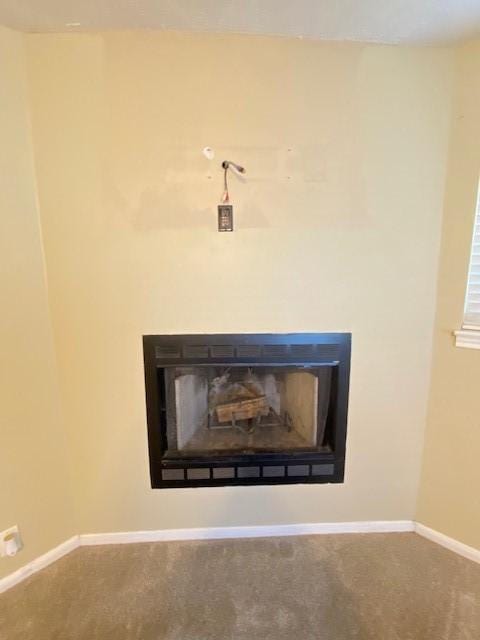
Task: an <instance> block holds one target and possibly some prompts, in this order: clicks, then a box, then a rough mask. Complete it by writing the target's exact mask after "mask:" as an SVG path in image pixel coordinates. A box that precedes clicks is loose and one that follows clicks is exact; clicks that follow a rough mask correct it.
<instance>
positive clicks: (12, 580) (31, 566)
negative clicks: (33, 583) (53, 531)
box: [0, 536, 80, 593]
mask: <svg viewBox="0 0 480 640" xmlns="http://www.w3.org/2000/svg"><path fill="white" fill-rule="evenodd" d="M78 546H80V536H73V537H72V538H69V539H68V540H65V542H62V543H61V544H59V545H58V547H55V548H54V549H51V550H50V551H47V553H44V554H43V555H42V556H39V557H38V558H35V560H32V561H31V562H29V563H28V564H26V565H25V566H24V567H20V569H17V571H14V572H13V573H10V574H9V575H8V576H5V577H4V578H0V593H3V591H6V590H7V589H10V588H11V587H14V586H15V585H16V584H18V583H19V582H22V581H23V580H25V579H26V578H28V577H29V576H31V575H32V574H34V573H37V571H40V570H41V569H44V568H45V567H48V565H49V564H52V562H55V561H56V560H59V559H60V558H61V557H62V556H65V555H67V553H70V551H73V550H74V549H76V548H77V547H78Z"/></svg>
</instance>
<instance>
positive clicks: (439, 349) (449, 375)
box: [417, 41, 480, 548]
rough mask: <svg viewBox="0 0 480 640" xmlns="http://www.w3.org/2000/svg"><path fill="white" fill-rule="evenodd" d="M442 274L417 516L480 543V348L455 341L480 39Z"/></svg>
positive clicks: (469, 219)
mask: <svg viewBox="0 0 480 640" xmlns="http://www.w3.org/2000/svg"><path fill="white" fill-rule="evenodd" d="M455 76H456V86H455V101H454V112H453V127H452V137H451V144H450V154H449V167H448V180H447V185H446V197H445V214H444V223H443V236H442V249H441V260H440V269H439V277H438V299H437V315H436V322H435V334H434V335H435V341H434V345H435V347H434V358H433V367H432V387H431V392H430V403H429V413H428V425H427V432H426V440H425V456H424V466H423V474H422V483H421V492H420V499H419V505H418V513H417V518H418V520H419V521H420V522H422V523H424V524H426V525H428V526H430V527H432V528H434V529H437V530H439V531H441V532H443V533H445V534H447V535H449V536H452V537H454V538H456V539H458V540H460V541H462V542H465V543H466V544H469V545H473V546H474V547H477V548H480V493H479V489H480V387H479V385H480V352H479V351H476V350H472V349H460V348H457V347H455V346H454V340H453V337H452V331H453V330H454V329H459V328H460V325H461V322H462V312H463V303H464V297H465V285H466V278H467V270H468V263H469V254H470V246H471V241H472V231H473V219H474V214H475V203H476V197H477V187H478V177H479V171H480V83H479V78H480V41H477V42H474V43H471V44H470V45H468V46H465V47H462V48H461V49H459V50H458V51H457V55H456V74H455Z"/></svg>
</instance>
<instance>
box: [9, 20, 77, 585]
mask: <svg viewBox="0 0 480 640" xmlns="http://www.w3.org/2000/svg"><path fill="white" fill-rule="evenodd" d="M0 86H1V93H2V98H1V117H0V139H1V141H2V143H1V144H2V153H1V155H0V256H1V258H0V260H1V268H0V307H1V313H0V350H1V357H0V426H1V442H0V531H4V530H5V529H8V528H10V527H11V526H12V525H18V526H19V528H20V532H21V534H22V537H23V542H24V545H25V546H24V549H23V550H22V551H21V552H20V553H19V554H17V555H16V556H15V557H5V558H1V559H0V577H2V576H4V575H7V574H9V573H11V572H13V571H15V570H16V569H18V568H19V567H20V566H22V565H24V564H27V563H28V562H30V561H31V560H33V559H34V558H36V557H38V556H40V555H41V554H43V553H45V552H47V551H49V550H50V549H51V548H52V547H55V546H56V545H58V544H60V543H61V542H63V541H64V540H65V539H66V538H68V537H70V536H71V535H73V533H75V532H76V524H75V520H74V518H73V514H72V509H71V504H70V500H71V486H70V481H69V472H68V468H67V465H68V453H67V449H66V434H65V430H64V425H63V423H62V417H61V402H60V394H59V388H58V380H57V370H56V362H55V354H54V345H53V336H52V329H51V324H50V317H49V309H48V301H47V286H46V281H45V269H44V262H43V251H42V244H41V233H40V225H39V219H38V208H37V194H36V188H35V175H34V170H33V151H32V144H31V131H30V122H29V116H28V99H27V85H26V61H25V50H24V36H22V35H20V34H18V33H14V32H12V31H9V30H7V29H4V28H1V27H0Z"/></svg>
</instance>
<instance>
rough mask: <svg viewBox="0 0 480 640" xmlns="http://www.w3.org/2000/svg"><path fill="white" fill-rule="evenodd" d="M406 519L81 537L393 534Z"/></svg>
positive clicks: (91, 541) (115, 540) (406, 526)
mask: <svg viewBox="0 0 480 640" xmlns="http://www.w3.org/2000/svg"><path fill="white" fill-rule="evenodd" d="M413 530H414V524H413V522H412V521H409V520H396V521H392V520H386V521H365V522H318V523H317V522H315V523H305V524H280V525H261V526H255V527H205V528H196V529H192V528H191V529H159V530H152V531H117V532H115V533H89V534H84V535H81V536H80V544H81V545H82V546H89V545H102V544H130V543H132V542H160V541H168V540H219V539H227V538H267V537H279V536H302V535H318V534H327V533H375V532H376V533H393V532H399V531H413Z"/></svg>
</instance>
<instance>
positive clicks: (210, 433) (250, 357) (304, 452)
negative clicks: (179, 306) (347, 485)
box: [143, 333, 351, 488]
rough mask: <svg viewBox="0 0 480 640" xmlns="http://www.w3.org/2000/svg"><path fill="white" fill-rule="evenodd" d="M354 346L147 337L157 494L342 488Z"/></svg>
mask: <svg viewBox="0 0 480 640" xmlns="http://www.w3.org/2000/svg"><path fill="white" fill-rule="evenodd" d="M350 343H351V336H350V334H342V333H320V334H255V335H254V334H234V335H226V334H220V335H163V336H144V338H143V349H144V364H145V386H146V403H147V424H148V444H149V456H150V476H151V483H152V487H153V488H171V487H192V486H218V485H238V484H242V485H252V484H289V483H299V482H304V483H325V482H337V483H338V482H343V477H344V463H345V442H346V431H347V408H348V388H349V375H350Z"/></svg>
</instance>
